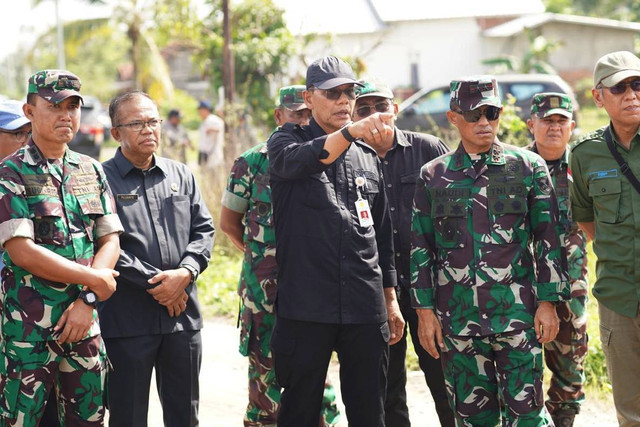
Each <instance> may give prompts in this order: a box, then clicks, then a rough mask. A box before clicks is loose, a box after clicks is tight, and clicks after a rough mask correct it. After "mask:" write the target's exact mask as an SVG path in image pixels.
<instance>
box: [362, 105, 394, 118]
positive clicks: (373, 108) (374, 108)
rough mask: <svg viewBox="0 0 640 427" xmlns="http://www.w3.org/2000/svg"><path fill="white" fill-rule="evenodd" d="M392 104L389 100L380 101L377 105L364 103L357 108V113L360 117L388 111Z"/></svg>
mask: <svg viewBox="0 0 640 427" xmlns="http://www.w3.org/2000/svg"><path fill="white" fill-rule="evenodd" d="M390 107H391V104H390V103H389V102H388V101H382V102H378V103H377V104H375V105H363V106H362V107H358V108H356V114H357V115H358V117H362V118H364V117H367V116H370V115H372V114H373V113H374V112H378V113H386V112H387V111H389V108H390Z"/></svg>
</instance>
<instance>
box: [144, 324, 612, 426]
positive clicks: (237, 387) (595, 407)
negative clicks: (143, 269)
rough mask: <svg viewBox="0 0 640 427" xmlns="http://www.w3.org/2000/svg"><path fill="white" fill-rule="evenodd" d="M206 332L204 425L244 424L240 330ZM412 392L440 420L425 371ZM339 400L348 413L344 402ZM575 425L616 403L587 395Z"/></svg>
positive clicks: (214, 327)
mask: <svg viewBox="0 0 640 427" xmlns="http://www.w3.org/2000/svg"><path fill="white" fill-rule="evenodd" d="M202 333H203V340H202V341H203V343H204V344H203V346H204V352H203V353H204V354H203V363H202V371H201V374H200V425H201V426H203V427H209V426H211V427H213V426H215V427H235V426H242V416H243V414H244V410H245V406H246V394H247V391H246V388H247V380H246V375H247V374H246V372H247V361H246V358H244V357H242V356H241V355H240V354H239V353H238V352H237V346H238V332H237V330H236V328H235V324H234V321H233V320H229V319H224V318H212V319H208V320H207V321H206V322H205V328H204V329H203V331H202ZM329 375H330V377H331V380H332V381H333V383H334V385H336V389H337V392H338V395H339V393H340V390H339V387H337V386H338V385H339V376H338V364H337V363H332V364H331V367H330V371H329ZM407 394H408V400H409V412H410V416H411V422H412V424H413V425H414V426H435V425H437V416H436V412H435V408H434V406H433V401H432V400H431V395H430V394H429V392H428V390H427V387H426V385H425V382H424V378H423V377H422V373H421V372H411V373H410V375H409V378H408V384H407ZM150 400H151V401H150V408H149V426H151V427H155V426H162V409H161V406H160V401H159V400H158V396H157V393H156V391H155V386H152V387H151V399H150ZM339 404H340V408H341V410H342V411H343V414H344V408H343V406H342V403H341V402H340V403H339ZM347 425H348V424H347V420H346V416H344V415H343V416H342V420H341V422H340V423H339V424H338V427H347ZM575 426H576V427H582V426H597V427H609V426H611V427H614V426H617V422H616V417H615V411H614V409H613V403H612V402H611V400H610V399H605V400H590V399H588V398H587V401H586V403H585V404H584V405H583V407H582V411H581V413H580V414H579V415H578V417H577V418H576V423H575ZM389 427H393V426H389Z"/></svg>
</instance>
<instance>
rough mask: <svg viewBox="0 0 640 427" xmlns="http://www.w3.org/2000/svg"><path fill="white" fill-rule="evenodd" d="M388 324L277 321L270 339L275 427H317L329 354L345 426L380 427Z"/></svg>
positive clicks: (387, 349) (382, 423)
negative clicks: (277, 389)
mask: <svg viewBox="0 0 640 427" xmlns="http://www.w3.org/2000/svg"><path fill="white" fill-rule="evenodd" d="M388 342H389V325H388V324H387V322H384V323H380V324H363V325H351V324H350V325H344V324H342V325H340V324H328V323H315V322H305V321H299V320H291V319H285V318H282V317H278V316H277V317H276V324H275V328H274V331H273V335H272V337H271V348H272V350H273V356H274V365H275V373H276V378H277V380H278V384H279V385H280V386H281V387H283V389H284V390H283V392H282V397H281V399H280V411H279V413H278V427H317V426H318V423H319V420H320V411H321V404H322V393H323V390H324V383H325V379H326V376H327V369H328V367H329V361H330V359H331V353H332V351H333V350H335V351H336V352H337V353H338V359H339V361H340V390H341V391H342V400H343V402H344V405H345V408H346V412H347V419H348V422H349V426H350V427H384V394H385V388H386V374H387V362H388V352H389V345H388Z"/></svg>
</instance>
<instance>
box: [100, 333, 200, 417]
mask: <svg viewBox="0 0 640 427" xmlns="http://www.w3.org/2000/svg"><path fill="white" fill-rule="evenodd" d="M104 343H105V346H106V348H107V355H108V356H109V360H110V361H111V364H112V365H113V370H112V371H110V372H109V373H108V374H107V393H108V406H109V425H110V426H115V427H127V426H131V427H134V426H135V427H140V426H146V425H147V412H148V410H149V388H150V385H151V373H152V370H153V368H155V370H156V386H157V388H158V396H159V397H160V402H161V404H162V413H163V418H164V425H165V426H167V427H188V426H195V425H198V402H199V398H200V386H199V382H198V377H199V375H200V365H201V363H202V338H201V336H200V331H184V332H175V333H172V334H160V335H142V336H138V337H127V338H104Z"/></svg>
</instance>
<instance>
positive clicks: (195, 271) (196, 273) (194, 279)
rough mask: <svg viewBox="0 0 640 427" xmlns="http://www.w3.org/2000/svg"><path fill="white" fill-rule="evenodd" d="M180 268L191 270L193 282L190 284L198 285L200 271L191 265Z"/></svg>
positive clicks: (183, 265)
mask: <svg viewBox="0 0 640 427" xmlns="http://www.w3.org/2000/svg"><path fill="white" fill-rule="evenodd" d="M180 267H182V268H186V269H187V270H189V273H191V280H190V281H189V284H190V285H193V284H194V283H196V280H197V279H198V270H196V269H195V268H193V267H192V266H190V265H189V264H182V265H180Z"/></svg>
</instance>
